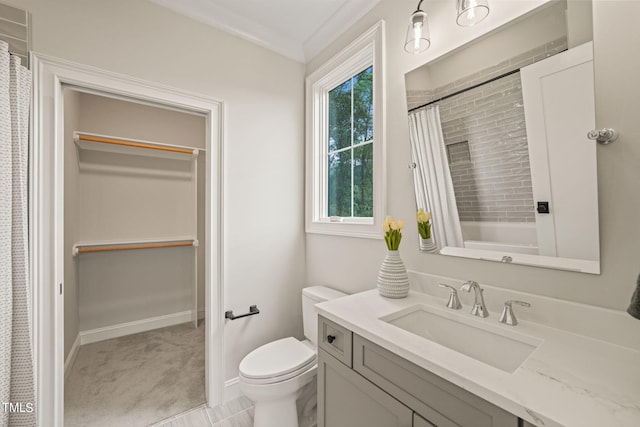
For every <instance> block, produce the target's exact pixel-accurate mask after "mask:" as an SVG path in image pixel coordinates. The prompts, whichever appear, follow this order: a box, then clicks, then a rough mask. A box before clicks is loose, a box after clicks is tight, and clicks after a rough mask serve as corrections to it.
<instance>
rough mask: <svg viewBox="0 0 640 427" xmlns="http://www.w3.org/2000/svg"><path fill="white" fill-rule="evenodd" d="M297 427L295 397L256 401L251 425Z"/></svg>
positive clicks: (260, 426)
mask: <svg viewBox="0 0 640 427" xmlns="http://www.w3.org/2000/svg"><path fill="white" fill-rule="evenodd" d="M284 426H287V427H298V410H297V408H296V401H295V399H288V400H274V401H268V402H256V406H255V409H254V415H253V427H284Z"/></svg>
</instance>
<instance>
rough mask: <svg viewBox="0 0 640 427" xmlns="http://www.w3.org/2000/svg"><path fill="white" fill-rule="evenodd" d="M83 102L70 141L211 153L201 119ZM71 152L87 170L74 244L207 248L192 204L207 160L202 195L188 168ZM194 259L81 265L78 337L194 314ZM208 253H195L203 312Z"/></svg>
mask: <svg viewBox="0 0 640 427" xmlns="http://www.w3.org/2000/svg"><path fill="white" fill-rule="evenodd" d="M68 92H69V91H67V93H68ZM79 98H80V102H79V120H78V122H77V126H76V127H75V128H74V129H70V130H71V131H73V130H77V131H83V132H88V133H97V134H102V135H107V136H116V137H121V138H129V139H138V140H147V141H154V142H159V143H166V144H178V145H184V146H189V147H197V148H202V147H204V145H205V130H206V124H205V120H204V117H202V116H197V115H194V114H187V113H182V112H178V111H173V110H168V109H162V108H157V107H153V106H149V105H142V104H136V103H132V102H126V101H122V100H117V99H112V98H107V97H103V96H96V95H90V94H80V95H79ZM68 131H69V129H67V132H68ZM71 148H72V152H71V153H69V154H70V157H73V159H74V160H75V161H76V164H78V163H79V164H80V171H79V172H80V173H79V175H78V177H77V184H78V188H77V200H76V206H75V208H76V209H75V212H71V211H69V210H67V211H66V212H65V214H68V215H72V216H74V217H75V218H77V219H76V221H75V222H73V223H72V224H70V226H69V227H68V228H71V229H73V231H74V234H75V238H76V241H77V242H93V241H127V240H135V239H143V240H146V239H154V238H155V239H158V238H176V237H183V238H188V237H190V236H196V237H197V238H198V239H199V240H200V241H204V229H203V227H202V226H201V227H199V228H198V225H197V224H196V222H195V213H196V212H195V201H196V197H198V198H199V199H200V200H203V199H204V185H203V183H204V173H203V171H204V167H205V162H204V159H205V157H206V153H205V152H201V153H200V156H199V170H198V172H199V181H198V183H199V184H201V185H199V188H198V190H199V192H196V191H194V190H195V188H194V178H193V175H192V173H191V161H190V160H187V161H180V160H172V159H158V158H154V157H145V156H127V155H123V154H113V153H105V152H97V151H87V150H81V151H78V152H77V151H76V149H75V147H74V146H73V144H72V147H71ZM75 166H76V167H77V165H75ZM199 193H201V194H199ZM204 214H205V209H204V205H203V204H199V205H198V211H197V215H198V218H202V217H204ZM203 248H204V246H203ZM193 252H194V250H193V248H191V247H186V248H167V249H154V250H140V251H116V252H109V253H104V252H101V253H95V254H83V255H81V256H78V257H75V259H74V265H75V266H76V268H77V271H78V273H79V277H78V286H79V289H80V292H79V298H78V305H79V308H78V314H79V318H78V320H79V328H80V332H84V331H88V330H92V329H97V328H103V327H108V326H114V325H119V324H122V323H126V322H132V321H138V320H144V319H149V318H152V317H157V316H164V315H169V314H174V313H179V312H184V311H190V310H193V308H194V307H193V299H192V295H193V294H192V292H193V283H194V274H193ZM203 252H204V250H200V251H198V255H199V258H200V264H199V270H200V272H199V274H198V290H199V295H200V296H201V298H199V301H198V302H199V308H201V309H204V301H203V299H202V296H203V295H204V268H203V266H202V264H201V263H202V262H204V256H203V255H204V253H203ZM65 257H71V254H70V253H65Z"/></svg>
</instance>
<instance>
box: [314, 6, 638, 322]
mask: <svg viewBox="0 0 640 427" xmlns="http://www.w3.org/2000/svg"><path fill="white" fill-rule="evenodd" d="M519 4H521V3H520V2H502V1H495V2H492V14H493V12H494V11H497V10H498V9H502V10H505V9H504V8H509V7H516V6H518V5H519ZM437 6H438V5H437V4H432V7H437ZM414 7H415V4H413V3H409V2H402V3H400V4H398V2H397V1H393V0H383V1H382V2H381V3H379V4H378V5H377V6H376V7H375V8H374V9H372V11H371V12H370V13H369V14H367V15H366V16H365V17H364V18H362V19H361V20H360V21H358V22H357V23H356V24H355V25H354V26H353V27H352V28H351V29H349V30H348V31H347V32H346V33H345V34H344V35H342V36H341V37H339V38H338V39H337V40H336V42H334V43H333V44H332V45H331V46H330V47H329V48H328V49H326V50H325V51H323V52H322V53H321V54H320V55H318V56H317V57H316V58H314V59H313V60H312V61H311V62H310V63H309V64H308V68H307V72H308V73H310V72H312V71H313V70H315V69H316V68H318V66H319V65H320V64H322V63H323V62H324V61H326V60H327V59H328V58H329V57H330V56H332V55H333V54H335V53H336V52H338V51H339V50H340V49H341V48H343V47H344V46H346V45H347V44H348V43H349V42H350V41H351V40H353V39H355V38H356V37H357V35H358V34H361V33H362V32H363V31H365V30H366V29H367V28H369V27H370V26H371V25H373V24H374V23H375V22H377V21H378V20H379V19H385V21H386V24H387V26H386V48H387V51H386V55H387V57H386V62H387V68H386V72H387V78H386V89H387V100H386V111H387V130H386V140H387V153H388V156H387V159H388V160H387V167H388V170H389V174H388V178H387V185H388V202H387V206H388V213H389V214H391V215H393V216H394V217H396V218H404V219H405V220H411V219H412V218H414V217H415V212H414V209H415V202H414V194H413V183H412V176H411V173H410V171H409V170H408V169H407V165H408V164H409V163H410V161H411V160H410V159H411V156H410V149H409V142H408V141H409V134H408V128H407V117H406V111H407V103H406V97H405V84H404V75H405V73H407V72H408V71H410V70H413V69H415V68H417V67H418V66H420V65H422V64H423V63H426V62H428V61H429V60H432V59H435V58H437V57H438V56H440V55H443V54H444V53H446V52H447V49H448V50H451V49H453V48H454V47H456V46H458V45H460V44H461V43H462V42H463V40H468V39H465V37H475V36H477V35H480V34H482V31H489V30H490V28H488V27H490V26H491V25H498V24H499V22H497V19H496V20H488V21H487V22H486V24H485V27H483V28H476V27H472V29H464V30H465V31H464V32H463V31H462V30H461V29H459V28H456V25H455V23H454V22H450V21H449V20H447V19H442V20H440V19H437V17H438V16H443V15H439V14H438V11H434V12H433V13H432V15H431V18H432V19H431V23H432V24H433V25H432V26H431V34H432V35H433V36H434V37H435V35H436V34H439V35H440V36H439V38H438V39H435V38H434V40H433V41H432V42H433V44H432V47H431V49H429V50H428V51H427V52H425V53H424V54H421V55H415V56H414V55H408V54H406V53H405V52H404V51H403V49H402V45H403V42H404V36H405V32H406V26H407V19H408V16H409V15H410V14H411V12H412V11H413V8H414ZM443 7H444V6H443ZM442 13H445V12H442ZM638 14H640V2H624V1H596V2H595V3H594V13H593V19H594V31H593V37H594V46H595V79H596V123H597V126H598V127H616V128H618V129H619V130H620V131H621V136H620V139H619V140H618V141H617V142H616V143H615V144H613V145H611V146H606V147H605V146H598V149H597V150H598V181H599V210H600V238H601V256H602V258H601V266H602V274H600V275H589V274H580V273H573V272H568V271H557V270H550V269H544V268H536V267H528V266H517V265H504V264H498V263H492V262H487V261H480V260H470V259H462V258H455V257H446V256H440V255H430V254H421V253H419V251H418V241H417V227H416V226H415V225H414V224H413V223H412V221H407V226H406V228H405V231H404V233H403V235H404V236H403V239H402V245H401V247H400V253H401V255H402V257H403V259H404V261H405V264H406V265H407V267H408V268H409V269H412V270H415V271H421V272H428V273H433V274H438V275H443V276H450V277H454V278H459V279H473V280H477V281H479V282H481V283H485V284H488V285H493V286H498V287H503V288H509V289H514V290H518V291H523V292H529V293H534V294H538V295H546V296H550V297H554V298H560V299H564V300H570V301H575V302H582V303H587V304H592V305H596V306H601V307H610V308H614V309H618V310H620V309H623V308H626V307H627V306H628V304H629V298H630V296H631V293H632V291H633V289H634V287H635V280H636V278H637V275H638V271H639V269H640V263H639V262H638V251H637V242H638V241H640V227H638V226H637V219H638V218H640V199H639V198H638V197H635V195H636V194H637V188H640V173H639V172H638V168H637V165H638V164H639V162H640V144H638V143H637V141H639V140H640V126H639V125H638V121H637V98H638V97H637V94H638V93H639V92H640V87H639V85H640V83H638V81H637V79H636V77H635V74H636V73H637V70H638V69H640V58H639V57H638V56H637V55H632V54H630V52H631V51H632V49H633V46H634V45H633V42H632V41H633V40H637V39H638V38H639V37H640V29H639V28H638V26H637V25H635V24H634V22H633V19H634V17H635V16H637V15H638ZM444 26H447V28H446V29H445V28H444ZM477 27H482V26H477ZM474 31H476V32H474ZM444 34H447V37H444ZM432 49H433V50H432ZM384 253H385V248H384V242H383V241H381V240H373V239H372V240H367V239H355V238H346V237H337V236H324V235H311V234H309V235H307V276H308V281H309V283H310V284H333V285H334V286H336V287H338V288H340V289H342V290H345V291H349V292H354V291H361V290H365V289H373V288H375V281H376V273H377V270H378V268H379V267H380V263H381V262H382V260H383V259H384Z"/></svg>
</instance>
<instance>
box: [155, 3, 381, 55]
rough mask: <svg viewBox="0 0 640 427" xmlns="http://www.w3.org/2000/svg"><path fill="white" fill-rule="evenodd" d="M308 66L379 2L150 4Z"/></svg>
mask: <svg viewBox="0 0 640 427" xmlns="http://www.w3.org/2000/svg"><path fill="white" fill-rule="evenodd" d="M150 1H152V2H153V3H156V4H158V5H160V6H163V7H166V8H168V9H171V10H173V11H175V12H177V13H180V14H182V15H185V16H188V17H190V18H193V19H195V20H198V21H200V22H203V23H205V24H207V25H210V26H212V27H215V28H218V29H220V30H223V31H226V32H228V33H231V34H233V35H236V36H238V37H241V38H243V39H246V40H249V41H251V42H253V43H256V44H258V45H260V46H263V47H266V48H268V49H271V50H273V51H275V52H278V53H280V54H282V55H285V56H287V57H289V58H291V59H294V60H296V61H299V62H303V63H304V62H307V61H308V60H309V59H311V58H313V56H315V55H316V54H317V53H318V52H320V51H321V50H322V49H323V48H325V47H326V46H327V45H328V44H329V43H331V42H332V41H333V40H334V39H335V38H336V37H338V36H339V35H340V34H341V33H342V32H343V31H345V30H346V29H347V28H348V27H349V26H350V25H352V24H353V23H354V22H356V21H357V20H358V19H360V18H361V17H362V16H364V15H365V14H366V13H367V12H368V11H369V10H371V8H373V7H374V6H375V5H376V4H377V3H378V2H380V0H150Z"/></svg>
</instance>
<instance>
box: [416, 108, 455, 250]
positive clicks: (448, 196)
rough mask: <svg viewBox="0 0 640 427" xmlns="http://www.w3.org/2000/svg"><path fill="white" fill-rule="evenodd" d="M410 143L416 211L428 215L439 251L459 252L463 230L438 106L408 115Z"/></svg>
mask: <svg viewBox="0 0 640 427" xmlns="http://www.w3.org/2000/svg"><path fill="white" fill-rule="evenodd" d="M409 139H410V141H411V156H412V158H413V162H414V164H415V166H416V167H415V168H414V172H413V180H414V184H415V185H414V186H415V191H416V204H417V207H418V209H420V208H423V209H424V210H425V211H428V212H431V232H432V235H433V236H434V237H435V243H436V245H437V246H438V248H444V247H445V246H454V247H459V248H462V247H464V241H463V238H462V228H461V227H460V217H459V216H458V206H457V205H456V196H455V194H454V192H453V182H452V180H451V171H450V170H449V162H448V161H447V154H446V148H445V145H444V137H443V135H442V125H441V123H440V108H439V107H438V106H437V105H435V106H432V107H429V108H422V109H420V110H416V111H413V112H411V113H409Z"/></svg>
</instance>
